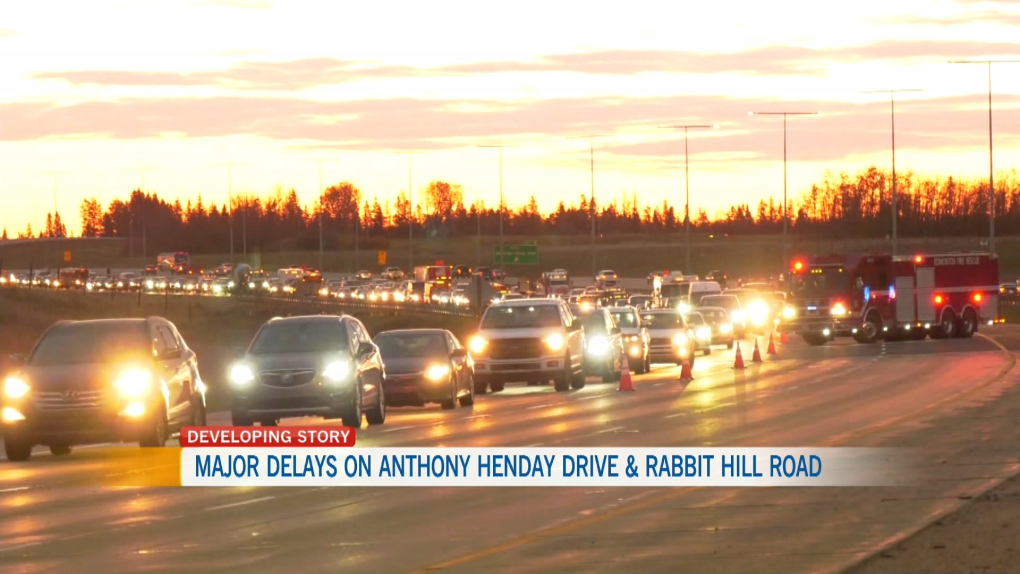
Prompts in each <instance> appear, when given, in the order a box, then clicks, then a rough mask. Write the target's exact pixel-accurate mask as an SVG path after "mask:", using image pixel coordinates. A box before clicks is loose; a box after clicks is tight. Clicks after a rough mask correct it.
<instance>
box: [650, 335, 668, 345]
mask: <svg viewBox="0 0 1020 574" xmlns="http://www.w3.org/2000/svg"><path fill="white" fill-rule="evenodd" d="M649 344H650V345H651V346H653V347H669V346H671V345H672V344H673V340H672V339H670V338H668V337H667V338H661V337H657V338H654V339H652V342H651V343H649Z"/></svg>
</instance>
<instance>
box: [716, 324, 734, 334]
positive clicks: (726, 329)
mask: <svg viewBox="0 0 1020 574" xmlns="http://www.w3.org/2000/svg"><path fill="white" fill-rule="evenodd" d="M732 330H733V325H730V324H729V323H719V332H720V333H729V332H730V331H732Z"/></svg>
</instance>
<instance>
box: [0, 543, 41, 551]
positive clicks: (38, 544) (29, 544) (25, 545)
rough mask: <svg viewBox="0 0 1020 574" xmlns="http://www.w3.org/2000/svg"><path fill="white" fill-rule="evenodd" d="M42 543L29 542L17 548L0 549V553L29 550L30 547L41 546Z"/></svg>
mask: <svg viewBox="0 0 1020 574" xmlns="http://www.w3.org/2000/svg"><path fill="white" fill-rule="evenodd" d="M41 545H42V542H29V543H27V544H19V545H17V546H8V547H7V548H0V552H10V551H11V550H21V549H22V548H31V547H32V546H41Z"/></svg>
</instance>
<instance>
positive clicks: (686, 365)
mask: <svg viewBox="0 0 1020 574" xmlns="http://www.w3.org/2000/svg"><path fill="white" fill-rule="evenodd" d="M680 380H681V381H693V380H694V373H692V372H691V361H690V359H688V358H686V357H684V362H683V366H682V367H680Z"/></svg>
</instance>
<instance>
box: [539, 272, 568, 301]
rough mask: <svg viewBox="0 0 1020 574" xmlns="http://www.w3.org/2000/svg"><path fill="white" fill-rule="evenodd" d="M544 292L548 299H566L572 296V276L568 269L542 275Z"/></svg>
mask: <svg viewBox="0 0 1020 574" xmlns="http://www.w3.org/2000/svg"><path fill="white" fill-rule="evenodd" d="M542 290H543V291H545V294H546V296H547V297H566V296H567V295H568V294H570V275H569V274H567V271H566V269H554V270H552V271H546V272H545V273H542Z"/></svg>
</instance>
